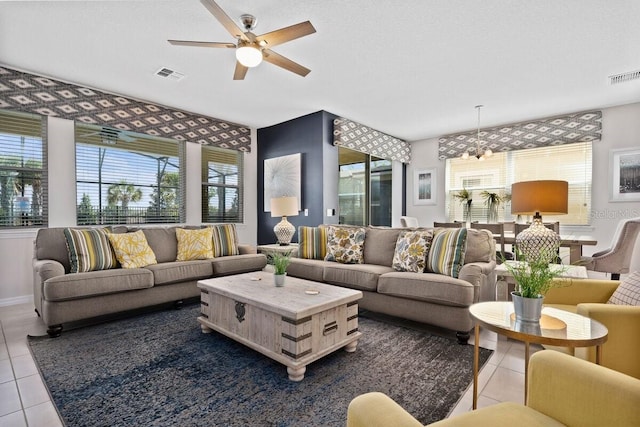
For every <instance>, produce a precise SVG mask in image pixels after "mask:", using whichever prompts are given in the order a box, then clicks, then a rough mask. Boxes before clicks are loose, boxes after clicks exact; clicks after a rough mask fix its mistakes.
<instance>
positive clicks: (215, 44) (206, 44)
mask: <svg viewBox="0 0 640 427" xmlns="http://www.w3.org/2000/svg"><path fill="white" fill-rule="evenodd" d="M167 41H168V42H169V43H171V44H172V45H174V46H195V47H228V48H235V47H236V45H235V44H233V43H222V42H196V41H191V40H167Z"/></svg>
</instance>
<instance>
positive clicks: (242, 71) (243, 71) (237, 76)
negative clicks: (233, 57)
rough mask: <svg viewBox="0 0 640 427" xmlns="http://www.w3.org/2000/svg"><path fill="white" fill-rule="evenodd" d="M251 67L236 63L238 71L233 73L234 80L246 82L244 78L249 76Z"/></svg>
mask: <svg viewBox="0 0 640 427" xmlns="http://www.w3.org/2000/svg"><path fill="white" fill-rule="evenodd" d="M247 71H249V67H245V66H244V65H242V64H241V63H239V62H238V61H236V70H235V71H234V72H233V80H244V76H246V75H247Z"/></svg>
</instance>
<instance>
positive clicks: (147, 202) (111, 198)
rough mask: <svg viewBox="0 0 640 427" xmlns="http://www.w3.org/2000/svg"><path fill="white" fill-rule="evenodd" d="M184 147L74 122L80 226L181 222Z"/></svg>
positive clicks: (181, 143) (175, 142)
mask: <svg viewBox="0 0 640 427" xmlns="http://www.w3.org/2000/svg"><path fill="white" fill-rule="evenodd" d="M184 144H185V143H184V142H181V141H175V140H172V139H165V138H160V137H153V136H149V135H144V134H138V133H130V132H126V133H125V132H121V131H118V130H115V129H109V128H101V127H97V126H91V125H84V124H76V187H77V220H78V225H88V224H148V223H180V222H184V218H185V197H184V193H185V192H184V188H185V180H186V178H185V167H184V162H185V155H184V151H185V149H184Z"/></svg>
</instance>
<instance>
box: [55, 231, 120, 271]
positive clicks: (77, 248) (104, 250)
mask: <svg viewBox="0 0 640 427" xmlns="http://www.w3.org/2000/svg"><path fill="white" fill-rule="evenodd" d="M64 236H65V239H66V242H67V249H68V251H69V264H70V270H69V272H70V273H86V272H89V271H95V270H108V269H110V268H116V267H117V266H118V260H117V259H116V254H115V253H114V252H113V248H112V247H111V244H110V243H109V237H107V233H106V232H105V230H103V229H100V228H93V229H91V228H87V229H80V230H78V229H73V228H65V229H64Z"/></svg>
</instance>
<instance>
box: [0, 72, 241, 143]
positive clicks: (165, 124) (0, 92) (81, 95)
mask: <svg viewBox="0 0 640 427" xmlns="http://www.w3.org/2000/svg"><path fill="white" fill-rule="evenodd" d="M0 109H7V110H14V111H25V112H30V113H37V114H41V115H45V116H56V117H62V118H65V119H70V120H77V121H80V122H83V123H87V124H95V125H100V126H108V127H111V128H115V129H120V130H124V131H132V132H139V133H146V134H148V135H153V136H161V137H164V138H171V139H175V140H178V141H190V142H195V143H199V144H203V145H212V146H216V147H220V148H228V149H232V150H238V151H246V152H249V151H251V131H250V130H249V129H248V128H247V127H245V126H242V125H238V124H235V123H229V122H225V121H223V120H219V119H215V118H212V117H207V116H200V115H196V114H192V113H188V112H184V111H180V110H174V109H171V108H167V107H164V106H160V105H156V104H151V103H148V102H144V101H138V100H134V99H130V98H126V97H124V96H120V95H113V94H110V93H106V92H101V91H99V90H96V89H90V88H87V87H82V86H78V85H74V84H69V83H64V82H61V81H58V80H54V79H50V78H48V77H43V76H38V75H34V74H29V73H24V72H21V71H17V70H13V69H11V68H7V67H0Z"/></svg>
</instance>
